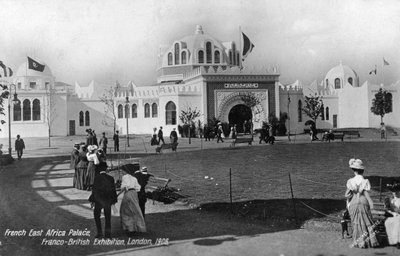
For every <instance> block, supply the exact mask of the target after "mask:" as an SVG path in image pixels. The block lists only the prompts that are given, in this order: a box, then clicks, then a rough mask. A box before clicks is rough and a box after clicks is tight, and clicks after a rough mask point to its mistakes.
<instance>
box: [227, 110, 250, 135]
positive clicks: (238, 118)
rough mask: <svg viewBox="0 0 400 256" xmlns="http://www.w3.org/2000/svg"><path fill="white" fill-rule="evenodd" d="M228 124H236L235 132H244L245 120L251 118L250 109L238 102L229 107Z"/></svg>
mask: <svg viewBox="0 0 400 256" xmlns="http://www.w3.org/2000/svg"><path fill="white" fill-rule="evenodd" d="M228 120H229V124H231V125H236V130H237V132H240V133H242V132H244V124H245V121H249V120H250V121H251V120H253V114H252V111H251V109H250V108H249V107H248V106H246V105H244V104H238V105H236V106H234V107H233V108H231V110H230V111H229V114H228Z"/></svg>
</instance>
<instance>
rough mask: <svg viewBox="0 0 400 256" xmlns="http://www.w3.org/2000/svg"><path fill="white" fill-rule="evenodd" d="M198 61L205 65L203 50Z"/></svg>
mask: <svg viewBox="0 0 400 256" xmlns="http://www.w3.org/2000/svg"><path fill="white" fill-rule="evenodd" d="M198 59H199V63H204V52H203V51H201V50H200V51H199V53H198Z"/></svg>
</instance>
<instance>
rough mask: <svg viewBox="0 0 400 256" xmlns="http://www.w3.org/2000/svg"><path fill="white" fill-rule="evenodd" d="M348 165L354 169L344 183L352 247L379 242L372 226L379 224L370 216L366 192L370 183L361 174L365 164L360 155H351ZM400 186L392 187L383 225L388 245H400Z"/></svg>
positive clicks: (369, 203) (370, 202)
mask: <svg viewBox="0 0 400 256" xmlns="http://www.w3.org/2000/svg"><path fill="white" fill-rule="evenodd" d="M349 167H350V168H351V169H352V170H353V172H354V177H353V178H351V179H349V180H348V181H347V184H346V188H347V189H346V193H345V196H346V198H347V210H348V211H349V214H350V219H351V222H352V227H353V236H352V237H353V244H352V247H358V248H371V247H377V246H379V242H378V240H377V238H376V235H375V227H376V226H377V225H378V223H377V222H374V220H373V218H372V213H371V210H372V209H373V208H374V204H373V201H372V199H371V197H370V195H369V191H370V190H371V184H370V182H369V180H368V179H365V178H364V177H363V174H364V169H365V168H364V166H363V162H362V161H361V160H360V159H354V158H352V159H350V161H349ZM399 188H400V186H397V187H394V188H393V189H392V190H393V198H392V199H390V200H389V203H388V205H387V212H388V213H389V214H390V215H391V217H388V218H387V219H386V220H385V228H386V233H387V236H388V241H389V244H390V245H396V246H397V248H398V249H400V198H399V197H398V196H399V190H400V189H399Z"/></svg>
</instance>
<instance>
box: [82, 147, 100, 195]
mask: <svg viewBox="0 0 400 256" xmlns="http://www.w3.org/2000/svg"><path fill="white" fill-rule="evenodd" d="M96 149H97V146H96V145H90V146H88V151H89V152H88V153H87V154H86V156H87V159H88V161H89V164H88V167H87V173H86V183H85V184H86V190H91V189H92V187H93V184H94V176H95V175H96V165H99V163H100V161H99V159H98V157H97V153H96Z"/></svg>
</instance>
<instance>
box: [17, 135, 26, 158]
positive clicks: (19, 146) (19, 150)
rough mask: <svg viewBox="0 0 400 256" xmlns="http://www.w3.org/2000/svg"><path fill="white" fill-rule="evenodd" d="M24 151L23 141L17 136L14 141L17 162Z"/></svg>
mask: <svg viewBox="0 0 400 256" xmlns="http://www.w3.org/2000/svg"><path fill="white" fill-rule="evenodd" d="M24 149H25V143H24V140H23V139H21V136H19V134H18V135H17V139H16V140H15V150H16V151H17V155H18V160H21V157H22V154H23V151H24Z"/></svg>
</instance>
